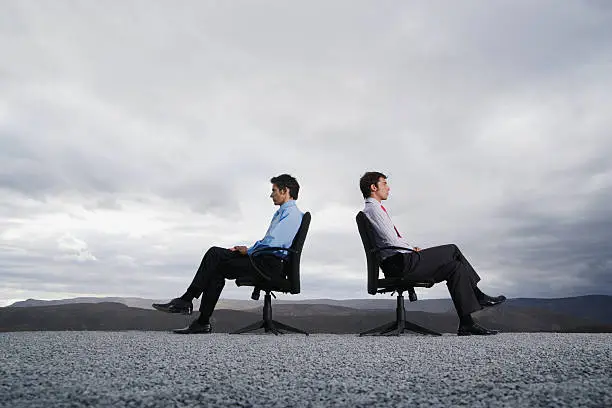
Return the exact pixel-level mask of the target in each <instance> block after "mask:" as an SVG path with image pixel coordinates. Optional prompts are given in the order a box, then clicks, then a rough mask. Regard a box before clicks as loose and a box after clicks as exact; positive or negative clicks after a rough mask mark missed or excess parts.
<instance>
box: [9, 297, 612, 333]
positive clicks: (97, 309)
mask: <svg viewBox="0 0 612 408" xmlns="http://www.w3.org/2000/svg"><path fill="white" fill-rule="evenodd" d="M195 316H197V314H194V316H183V315H176V314H168V313H162V312H158V311H155V310H147V309H141V308H133V307H128V306H126V305H124V304H121V303H113V302H102V303H73V304H63V305H47V306H31V307H4V308H0V332H7V331H41V330H42V331H65V330H105V331H118V330H119V331H120V330H146V331H148V330H171V329H174V328H179V327H184V326H186V325H188V324H189V322H190V321H191V320H192V319H193V318H195ZM273 317H274V318H275V319H277V320H279V321H281V322H284V323H287V324H290V325H292V326H295V327H298V328H301V329H303V330H306V331H307V332H309V333H338V334H340V333H359V332H361V331H364V330H366V329H369V328H372V327H375V326H378V325H380V324H383V323H386V322H388V321H391V320H393V319H394V318H395V313H394V311H390V310H367V309H353V308H347V307H339V306H334V305H309V304H293V305H288V304H284V305H283V304H281V305H275V306H273ZM406 317H407V319H408V320H410V321H413V322H415V323H417V324H420V325H423V326H425V327H428V328H431V329H433V330H436V331H439V332H443V333H454V332H455V331H456V329H457V323H458V319H457V316H456V315H455V313H454V312H446V313H428V312H422V311H408V312H407V313H406ZM475 317H476V319H477V320H478V321H479V322H480V323H482V324H483V325H485V326H488V327H492V328H497V329H501V330H502V331H504V332H612V325H610V324H603V323H601V322H597V321H593V320H588V319H581V318H576V317H573V316H568V315H564V314H558V313H554V312H550V311H548V310H545V309H534V308H517V307H513V306H510V305H505V304H504V305H500V306H498V307H494V308H489V309H485V310H483V311H481V312H477V313H476V314H475ZM259 319H261V313H260V311H258V310H257V311H254V310H250V311H244V310H231V309H218V310H216V311H215V312H214V313H213V316H212V321H213V326H214V330H215V332H220V333H224V332H230V331H233V330H236V329H238V328H240V327H243V326H246V325H247V324H250V323H253V322H255V321H257V320H259Z"/></svg>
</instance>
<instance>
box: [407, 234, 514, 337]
mask: <svg viewBox="0 0 612 408" xmlns="http://www.w3.org/2000/svg"><path fill="white" fill-rule="evenodd" d="M404 259H405V261H404V274H405V276H406V277H410V278H411V279H414V280H433V281H434V282H436V283H438V282H442V281H446V286H447V287H448V291H449V292H450V295H451V298H452V300H453V304H454V305H455V310H456V311H457V315H459V329H458V330H457V334H458V335H469V334H496V333H497V331H494V330H488V329H485V328H484V327H481V326H479V325H477V324H476V323H475V322H474V320H473V319H472V313H473V312H475V311H478V310H480V309H482V307H483V305H487V306H492V305H495V304H499V303H501V302H503V301H504V300H505V297H504V296H500V297H497V298H492V297H490V296H487V295H485V294H484V293H482V292H481V291H480V289H478V287H477V286H476V285H477V283H478V282H479V281H480V276H478V274H477V273H476V271H475V270H474V268H473V267H472V265H470V263H469V262H468V261H467V259H466V258H465V256H463V254H462V253H461V251H460V250H459V248H457V246H456V245H454V244H450V245H442V246H438V247H433V248H428V249H424V250H422V251H419V252H418V254H414V253H413V254H405V256H404Z"/></svg>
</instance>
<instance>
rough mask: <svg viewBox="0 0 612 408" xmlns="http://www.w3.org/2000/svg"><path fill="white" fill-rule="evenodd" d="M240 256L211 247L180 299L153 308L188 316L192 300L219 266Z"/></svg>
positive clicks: (155, 304) (201, 290)
mask: <svg viewBox="0 0 612 408" xmlns="http://www.w3.org/2000/svg"><path fill="white" fill-rule="evenodd" d="M241 256H242V255H240V253H238V252H236V251H230V250H229V249H225V248H219V247H211V248H210V249H209V250H208V251H206V254H204V257H203V258H202V262H201V263H200V267H199V268H198V270H197V272H196V274H195V276H194V278H193V281H192V282H191V285H189V287H188V288H187V291H186V292H185V293H184V294H183V295H182V296H181V297H178V298H175V299H172V300H171V301H170V302H168V303H163V304H158V303H154V304H153V307H154V308H155V309H157V310H160V311H162V312H168V313H183V314H190V313H191V311H192V310H193V304H192V301H193V299H194V298H197V297H200V295H201V294H202V292H203V291H204V290H205V289H206V288H207V287H208V285H209V284H210V280H211V278H212V277H213V276H214V271H215V270H216V269H218V267H219V265H221V264H222V263H224V262H227V261H228V260H230V259H234V258H237V257H241Z"/></svg>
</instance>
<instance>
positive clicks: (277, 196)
mask: <svg viewBox="0 0 612 408" xmlns="http://www.w3.org/2000/svg"><path fill="white" fill-rule="evenodd" d="M270 198H271V199H272V202H273V203H274V205H283V204H285V203H286V202H287V201H289V189H288V188H286V189H285V190H280V189H279V188H278V186H277V185H276V184H272V193H270Z"/></svg>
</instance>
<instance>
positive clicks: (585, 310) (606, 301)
mask: <svg viewBox="0 0 612 408" xmlns="http://www.w3.org/2000/svg"><path fill="white" fill-rule="evenodd" d="M167 301H168V299H165V300H161V299H144V298H138V297H99V298H98V297H81V298H71V299H58V300H37V299H28V300H25V301H19V302H15V303H13V304H12V305H10V306H7V307H8V308H22V307H33V306H52V305H64V304H75V303H103V302H115V303H121V304H124V305H126V306H129V307H134V308H140V309H147V310H153V308H152V307H151V304H152V303H160V302H167ZM404 303H405V306H406V310H407V311H415V312H416V311H420V312H426V313H448V312H450V313H453V312H454V307H453V304H452V301H451V299H448V298H447V299H423V300H418V301H416V302H409V301H408V300H407V299H406V301H405V302H404ZM273 304H274V310H275V311H276V310H279V311H280V310H282V309H280V308H281V307H282V308H284V307H289V306H283V305H310V307H311V308H316V307H315V305H327V306H337V307H339V308H349V309H357V310H370V311H377V310H378V311H390V310H391V311H392V310H395V305H396V300H395V297H391V296H385V297H383V296H377V297H372V298H364V299H342V300H337V299H301V300H285V299H278V300H274V301H273ZM262 306H263V302H262V301H261V300H260V301H253V300H242V299H220V300H219V303H218V304H217V309H219V310H220V309H227V310H240V311H252V312H258V311H259V310H261V308H262ZM504 307H514V308H519V309H529V308H533V309H540V310H546V311H548V312H551V313H557V314H562V315H568V316H572V317H575V318H580V319H587V320H592V321H596V322H600V323H603V324H612V313H610V312H609V311H610V310H612V296H607V295H585V296H575V297H566V298H552V299H542V298H515V299H508V300H507V301H506V303H505V304H504ZM198 308H199V301H198V300H196V301H194V310H198ZM347 313H348V312H347Z"/></svg>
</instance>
